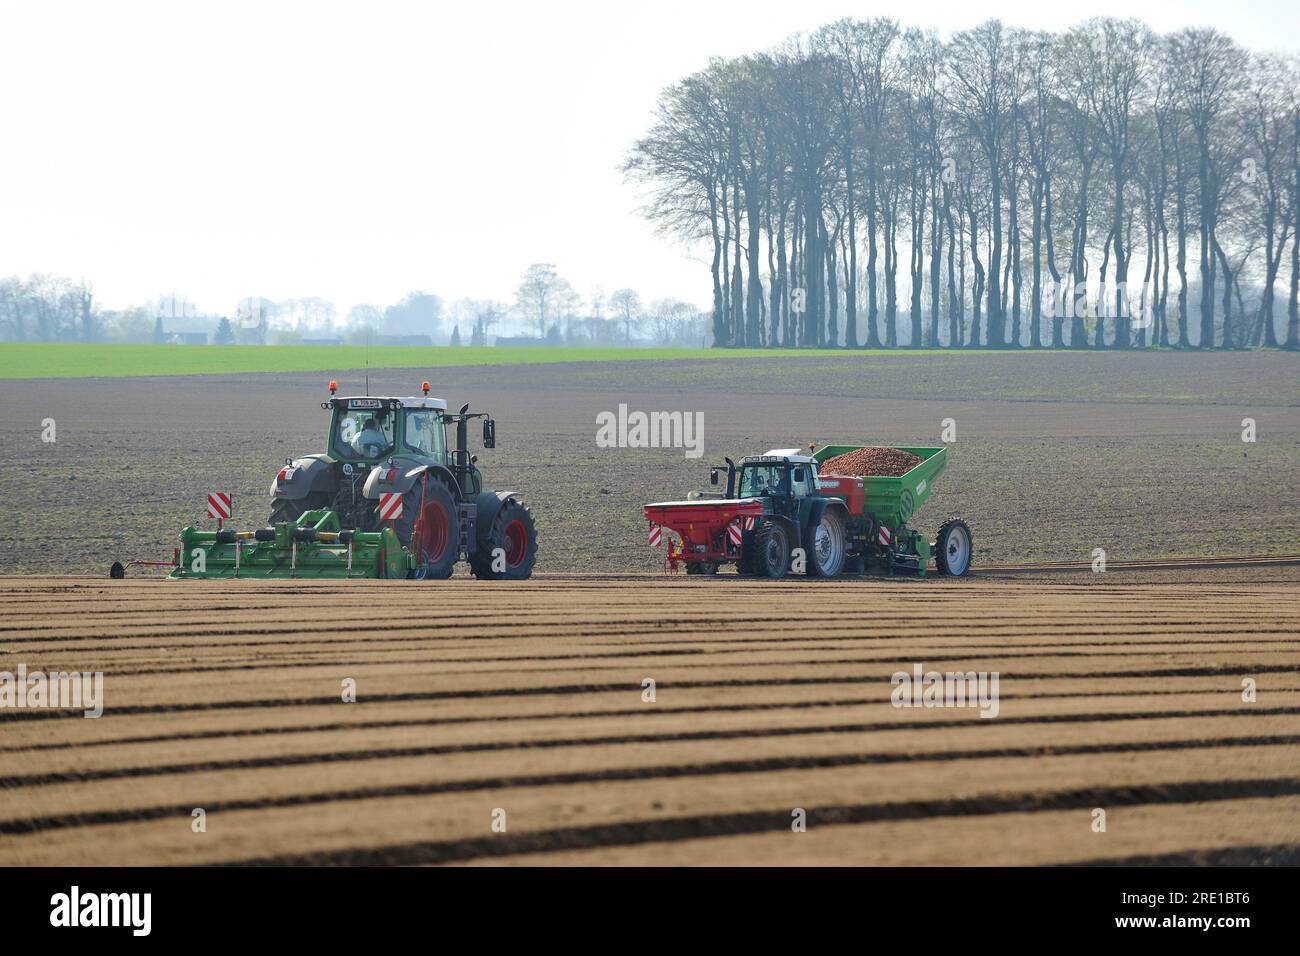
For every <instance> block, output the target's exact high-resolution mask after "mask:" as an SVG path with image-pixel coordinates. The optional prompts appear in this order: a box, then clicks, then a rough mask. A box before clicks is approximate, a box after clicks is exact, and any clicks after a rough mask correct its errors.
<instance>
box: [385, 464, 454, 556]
mask: <svg viewBox="0 0 1300 956" xmlns="http://www.w3.org/2000/svg"><path fill="white" fill-rule="evenodd" d="M375 507H376V508H378V504H376V505H375ZM392 528H393V531H394V532H396V533H397V540H398V541H400V542H402V544H403V545H404V546H405V547H406V549H407V550H408V551H410V552H411V556H412V557H413V558H414V559H415V566H416V571H415V576H416V577H417V578H421V579H432V580H441V579H443V578H449V577H451V572H452V570H453V569H454V568H455V566H456V558H457V556H458V555H457V552H458V550H459V549H458V547H457V544H458V542H459V540H460V519H459V516H458V513H457V510H456V499H455V498H454V497H453V496H452V493H451V490H450V489H449V488H448V487H447V486H446V485H445V484H443V483H442V482H441V481H439V480H437V479H436V478H429V479H428V480H427V481H417V482H416V483H415V484H414V485H412V486H411V488H410V490H408V491H407V492H406V494H405V495H403V496H402V516H401V517H400V518H397V519H396V520H394V521H393V522H392Z"/></svg>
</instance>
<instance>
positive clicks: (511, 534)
mask: <svg viewBox="0 0 1300 956" xmlns="http://www.w3.org/2000/svg"><path fill="white" fill-rule="evenodd" d="M527 554H528V528H527V527H525V526H524V523H523V522H522V521H520V520H519V519H518V518H516V519H515V520H514V521H512V522H510V523H509V524H508V525H506V564H508V565H510V567H512V568H517V567H519V565H521V564H523V563H524V557H525V556H526V555H527Z"/></svg>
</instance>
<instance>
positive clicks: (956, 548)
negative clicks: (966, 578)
mask: <svg viewBox="0 0 1300 956" xmlns="http://www.w3.org/2000/svg"><path fill="white" fill-rule="evenodd" d="M974 556H975V544H974V541H973V539H972V538H971V533H970V526H969V525H967V524H966V522H964V521H962V520H961V519H960V518H952V519H950V520H948V521H945V522H944V523H943V524H942V525H941V526H940V527H939V535H938V537H937V538H935V540H934V566H935V567H936V568H938V569H939V571H940V573H942V574H947V575H951V576H952V577H954V578H959V577H961V576H962V575H963V574H965V573H966V572H967V571H969V570H970V565H971V559H972V558H973V557H974Z"/></svg>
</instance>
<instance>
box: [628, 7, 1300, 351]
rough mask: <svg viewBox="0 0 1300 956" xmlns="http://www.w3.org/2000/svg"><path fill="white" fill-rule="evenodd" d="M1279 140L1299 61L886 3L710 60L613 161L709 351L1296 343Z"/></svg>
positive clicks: (675, 88) (1288, 185)
mask: <svg viewBox="0 0 1300 956" xmlns="http://www.w3.org/2000/svg"><path fill="white" fill-rule="evenodd" d="M1298 142H1300V71H1298V70H1297V59H1296V57H1295V55H1294V54H1276V53H1257V52H1251V51H1248V50H1245V49H1243V48H1242V47H1240V46H1239V45H1237V44H1236V43H1235V42H1234V41H1233V40H1232V39H1231V38H1229V37H1227V36H1226V35H1224V34H1222V33H1220V32H1218V31H1216V30H1212V29H1198V28H1189V29H1184V30H1180V31H1178V32H1175V33H1171V34H1167V35H1157V34H1156V33H1155V32H1154V31H1152V30H1151V28H1150V27H1148V26H1147V25H1146V24H1144V23H1142V22H1141V21H1139V20H1137V19H1126V20H1118V19H1113V18H1093V19H1090V20H1086V21H1084V22H1083V23H1081V24H1079V25H1077V26H1075V27H1073V28H1071V29H1069V30H1066V31H1064V32H1061V33H1050V32H1044V31H1035V30H1027V29H1019V28H1014V27H1008V26H1005V25H1004V24H1002V23H1001V22H1000V21H997V20H990V21H987V22H985V23H982V24H980V25H979V26H976V27H974V28H973V29H970V30H964V31H959V32H957V33H954V34H953V35H952V37H951V38H950V39H949V40H947V41H943V40H941V39H940V38H939V36H938V34H937V33H936V32H935V31H933V30H921V29H915V28H913V29H906V30H904V29H902V28H901V27H900V25H899V24H898V23H897V21H895V20H892V19H890V18H887V17H881V18H877V19H874V20H871V21H858V20H851V19H845V20H840V21H837V22H835V23H832V24H829V25H827V26H824V27H822V28H821V29H819V30H817V31H816V32H814V33H813V34H811V35H809V36H802V35H800V36H795V37H792V38H790V39H789V40H787V41H786V42H784V43H783V44H781V45H780V46H778V47H776V48H775V49H773V50H770V51H767V52H761V53H754V54H751V55H747V56H742V57H738V58H735V59H721V58H718V59H715V60H712V61H711V62H710V63H709V65H708V66H707V67H706V68H705V69H703V70H701V71H699V72H697V73H695V74H692V75H690V76H688V77H686V78H684V79H682V80H681V81H679V82H677V83H675V84H673V85H672V86H670V87H668V88H667V89H665V90H664V91H663V93H662V94H661V97H660V102H659V106H658V111H657V115H656V119H655V121H654V123H653V126H652V128H651V129H650V131H649V132H648V133H647V135H646V136H644V137H643V138H642V139H640V140H638V141H637V142H636V143H635V144H634V145H633V146H632V148H631V150H630V152H629V154H628V156H627V159H626V162H625V164H624V170H625V172H626V173H627V175H628V176H629V177H630V178H632V179H634V180H636V181H639V182H640V183H642V184H644V185H645V186H646V187H648V190H649V192H648V202H647V205H646V207H645V212H646V215H647V216H648V217H649V218H650V219H651V220H652V221H653V222H655V223H656V224H657V225H658V226H659V227H660V228H661V229H662V230H663V231H664V232H666V233H669V234H671V235H674V236H676V237H678V238H680V239H682V240H684V241H685V242H687V243H688V244H691V245H692V246H696V245H701V244H702V245H703V247H704V248H705V249H708V250H709V251H710V253H711V254H710V255H709V257H708V261H709V272H710V279H711V283H712V291H713V306H712V313H711V319H712V326H713V337H714V344H715V345H716V346H723V347H726V346H768V347H799V346H833V347H839V346H843V347H847V348H854V347H864V348H878V347H892V346H910V347H949V348H952V347H992V348H1002V347H1030V348H1039V347H1057V348H1060V347H1074V348H1082V347H1093V348H1097V347H1107V348H1129V347H1142V346H1172V347H1183V348H1189V347H1193V348H1210V347H1221V348H1242V347H1252V346H1262V347H1285V348H1289V349H1295V348H1298V347H1300V315H1298V314H1297V313H1298V303H1297V298H1298V295H1300V244H1298V243H1300V239H1298V237H1297V232H1300V152H1298V149H1300V147H1298ZM1288 252H1289V255H1288ZM1288 259H1289V263H1288V262H1287V261H1286V260H1288ZM904 260H905V261H904ZM1286 265H1289V269H1287V268H1285V266H1286ZM900 268H901V270H902V271H903V274H902V275H901V276H900ZM1288 272H1289V275H1288V274H1287V273H1288ZM1279 283H1281V284H1282V285H1283V293H1282V297H1283V298H1284V299H1285V302H1286V307H1285V311H1283V310H1282V309H1281V308H1280V307H1279V304H1278V301H1277V300H1278V298H1279V296H1278V295H1277V288H1276V287H1277V286H1278V284H1279ZM1279 320H1281V321H1279Z"/></svg>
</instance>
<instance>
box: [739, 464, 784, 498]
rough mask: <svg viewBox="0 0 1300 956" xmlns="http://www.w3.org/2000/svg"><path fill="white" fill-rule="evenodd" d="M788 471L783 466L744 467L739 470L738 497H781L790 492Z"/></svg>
mask: <svg viewBox="0 0 1300 956" xmlns="http://www.w3.org/2000/svg"><path fill="white" fill-rule="evenodd" d="M789 480H790V469H789V468H787V467H786V466H785V465H745V466H744V467H743V468H741V469H740V497H742V498H762V497H765V496H777V497H781V496H784V495H786V494H788V493H789V491H790V485H789Z"/></svg>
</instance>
